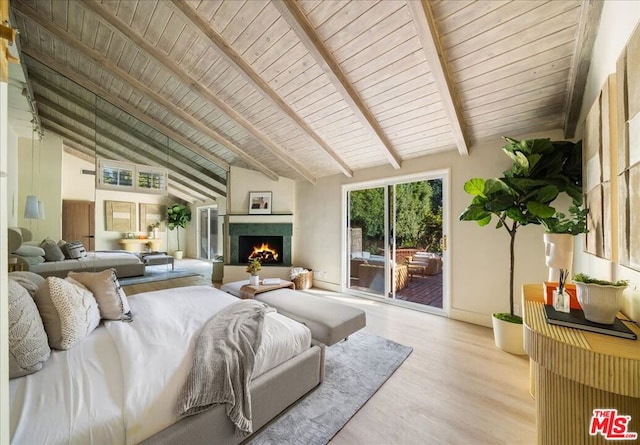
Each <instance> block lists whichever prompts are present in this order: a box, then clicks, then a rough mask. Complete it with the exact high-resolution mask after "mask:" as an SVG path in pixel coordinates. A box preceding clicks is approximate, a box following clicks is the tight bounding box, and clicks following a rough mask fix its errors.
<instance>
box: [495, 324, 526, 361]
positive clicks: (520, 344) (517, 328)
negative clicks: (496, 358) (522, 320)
mask: <svg viewBox="0 0 640 445" xmlns="http://www.w3.org/2000/svg"><path fill="white" fill-rule="evenodd" d="M491 322H492V324H493V338H494V340H495V342H496V346H497V347H498V348H499V349H502V350H503V351H505V352H508V353H510V354H515V355H525V354H526V353H525V352H524V328H523V325H521V324H518V323H510V322H508V321H503V320H500V319H498V318H496V317H493V316H492V317H491Z"/></svg>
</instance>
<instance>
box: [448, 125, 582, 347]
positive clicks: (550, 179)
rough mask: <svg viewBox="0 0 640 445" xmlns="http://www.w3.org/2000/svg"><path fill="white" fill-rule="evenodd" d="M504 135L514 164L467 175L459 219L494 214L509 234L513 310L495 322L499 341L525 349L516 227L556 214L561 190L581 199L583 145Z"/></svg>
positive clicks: (483, 220) (487, 218)
mask: <svg viewBox="0 0 640 445" xmlns="http://www.w3.org/2000/svg"><path fill="white" fill-rule="evenodd" d="M504 139H505V141H506V144H505V146H504V147H503V148H502V150H503V152H504V153H505V154H506V155H507V156H509V157H510V158H511V159H512V160H513V164H512V166H511V167H510V168H509V169H508V170H505V171H504V172H503V175H504V176H502V177H500V178H489V179H486V180H485V179H482V178H472V179H470V180H469V181H467V182H466V183H465V184H464V190H465V192H467V193H469V194H470V195H473V200H472V202H471V204H470V205H469V206H468V207H467V208H466V209H465V210H464V212H463V213H462V214H461V215H460V218H459V219H460V220H461V221H476V222H477V224H478V225H479V226H486V225H487V224H489V223H490V222H491V218H492V217H493V216H495V217H497V219H498V222H497V224H496V229H505V230H506V231H507V233H508V234H509V238H510V244H509V257H510V262H509V265H510V266H509V313H496V314H493V316H492V324H493V331H494V338H495V342H496V346H497V347H498V348H500V349H502V350H504V351H506V352H510V353H512V354H518V355H523V354H524V348H523V328H522V318H521V317H519V316H518V315H516V314H515V313H514V297H513V295H514V289H513V287H514V266H515V237H516V233H517V231H518V229H519V228H520V227H521V226H524V225H527V224H541V220H542V219H543V218H552V217H553V216H554V215H556V209H555V208H553V207H552V206H551V203H552V202H553V201H555V199H556V198H557V197H558V195H559V194H560V193H561V192H564V193H567V194H568V195H569V196H570V197H571V198H572V199H573V200H574V201H576V200H581V199H582V198H581V197H582V188H581V182H578V181H580V179H579V175H578V178H575V176H576V174H575V173H576V168H577V172H580V171H581V170H580V167H579V166H581V163H582V147H581V143H580V142H578V143H573V142H569V141H553V142H552V141H551V140H549V139H523V140H520V141H518V140H515V139H512V138H508V137H505V138H504ZM579 202H581V201H579ZM511 335H513V336H514V337H508V336H511Z"/></svg>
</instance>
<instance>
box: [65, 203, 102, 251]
mask: <svg viewBox="0 0 640 445" xmlns="http://www.w3.org/2000/svg"><path fill="white" fill-rule="evenodd" d="M94 235H95V202H93V201H75V200H69V199H64V200H63V201H62V239H63V240H65V241H67V242H72V241H80V242H82V244H83V245H84V247H85V249H86V250H88V251H89V250H95V242H94Z"/></svg>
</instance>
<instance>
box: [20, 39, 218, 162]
mask: <svg viewBox="0 0 640 445" xmlns="http://www.w3.org/2000/svg"><path fill="white" fill-rule="evenodd" d="M24 53H25V54H27V55H28V56H30V57H31V58H33V59H34V60H39V62H40V63H42V64H43V65H46V66H48V67H49V68H51V69H52V70H54V71H56V72H57V73H59V74H60V75H62V76H64V77H66V78H67V79H69V80H71V81H72V82H75V83H77V84H78V85H80V86H81V87H82V88H84V89H86V90H88V91H90V92H92V93H93V94H96V95H98V96H100V97H101V98H102V99H104V100H105V101H107V102H109V103H110V104H111V105H113V106H115V107H116V108H119V109H120V110H122V111H123V112H125V113H127V114H129V115H131V116H133V117H134V118H136V119H138V120H139V121H140V122H143V123H145V124H147V125H148V126H150V127H151V128H153V129H155V130H157V131H159V132H160V133H162V134H164V135H165V136H168V137H170V138H171V139H173V140H174V141H176V142H177V143H179V144H181V145H183V146H185V147H187V148H188V149H189V150H192V151H194V152H195V153H197V154H198V155H200V156H202V157H203V158H205V159H207V160H208V161H210V162H213V163H214V164H216V165H217V166H219V167H220V168H222V169H224V170H225V171H229V164H228V163H227V162H226V161H224V160H223V159H221V158H218V157H217V156H216V155H214V154H213V153H210V152H209V151H208V150H206V149H205V148H204V147H200V146H197V145H194V143H192V142H191V141H189V140H188V139H186V138H185V137H184V136H182V135H180V134H178V133H176V132H175V131H174V130H172V129H170V128H168V127H166V126H164V125H162V124H160V123H159V122H157V121H155V120H153V119H152V118H150V117H149V116H147V115H146V114H144V113H142V112H141V111H139V110H138V109H136V108H135V107H133V106H132V105H130V104H128V103H126V102H124V101H123V100H122V99H120V98H118V97H116V96H114V95H112V94H111V93H109V92H108V91H107V90H105V89H104V88H102V87H101V86H100V85H98V84H95V83H93V82H91V81H90V80H88V79H86V78H85V77H83V76H81V75H79V74H78V73H75V72H74V71H72V70H70V69H69V68H67V67H66V66H64V65H63V64H61V63H60V62H58V61H56V60H54V59H52V58H51V57H49V56H47V55H45V54H42V53H40V52H38V51H37V50H34V49H33V48H25V49H24ZM31 76H33V77H34V79H35V78H40V76H36V75H35V74H32V75H31Z"/></svg>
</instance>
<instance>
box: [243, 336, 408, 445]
mask: <svg viewBox="0 0 640 445" xmlns="http://www.w3.org/2000/svg"><path fill="white" fill-rule="evenodd" d="M412 350H413V348H410V347H408V346H403V345H401V344H398V343H395V342H393V341H391V340H387V339H384V338H381V337H378V336H375V335H373V334H367V333H364V332H362V331H360V332H356V333H355V334H353V335H352V336H350V337H349V339H348V340H347V341H343V342H340V343H337V344H335V345H333V346H331V347H329V348H327V349H326V357H325V378H324V381H323V382H322V384H320V385H319V386H318V387H317V388H316V389H315V390H313V391H312V392H311V393H310V394H309V395H307V396H306V397H305V398H303V399H302V400H300V401H299V402H297V403H296V404H295V405H293V406H292V407H291V408H289V409H288V410H287V411H285V412H284V413H283V414H281V415H280V417H278V418H276V420H274V421H273V422H271V423H270V424H268V425H267V426H265V427H264V428H263V429H262V430H261V431H259V432H258V433H257V434H256V436H255V437H252V438H250V439H249V440H248V441H246V444H251V445H266V444H296V445H316V444H317V445H324V444H326V443H328V442H329V440H331V438H332V437H333V436H335V435H336V433H338V431H340V429H341V428H342V427H343V426H344V425H345V424H346V423H347V422H348V421H349V419H351V417H353V415H354V414H355V413H356V412H358V410H359V409H360V408H361V407H362V406H363V405H364V404H365V403H366V402H367V400H369V399H370V398H371V396H373V395H374V394H375V393H376V391H377V390H378V389H379V388H380V387H381V386H382V385H383V384H384V382H386V381H387V379H388V378H389V377H391V375H392V374H393V373H394V372H395V370H396V369H398V367H399V366H400V365H401V364H402V362H404V361H405V359H406V358H407V357H408V356H409V354H411V351H412Z"/></svg>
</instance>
